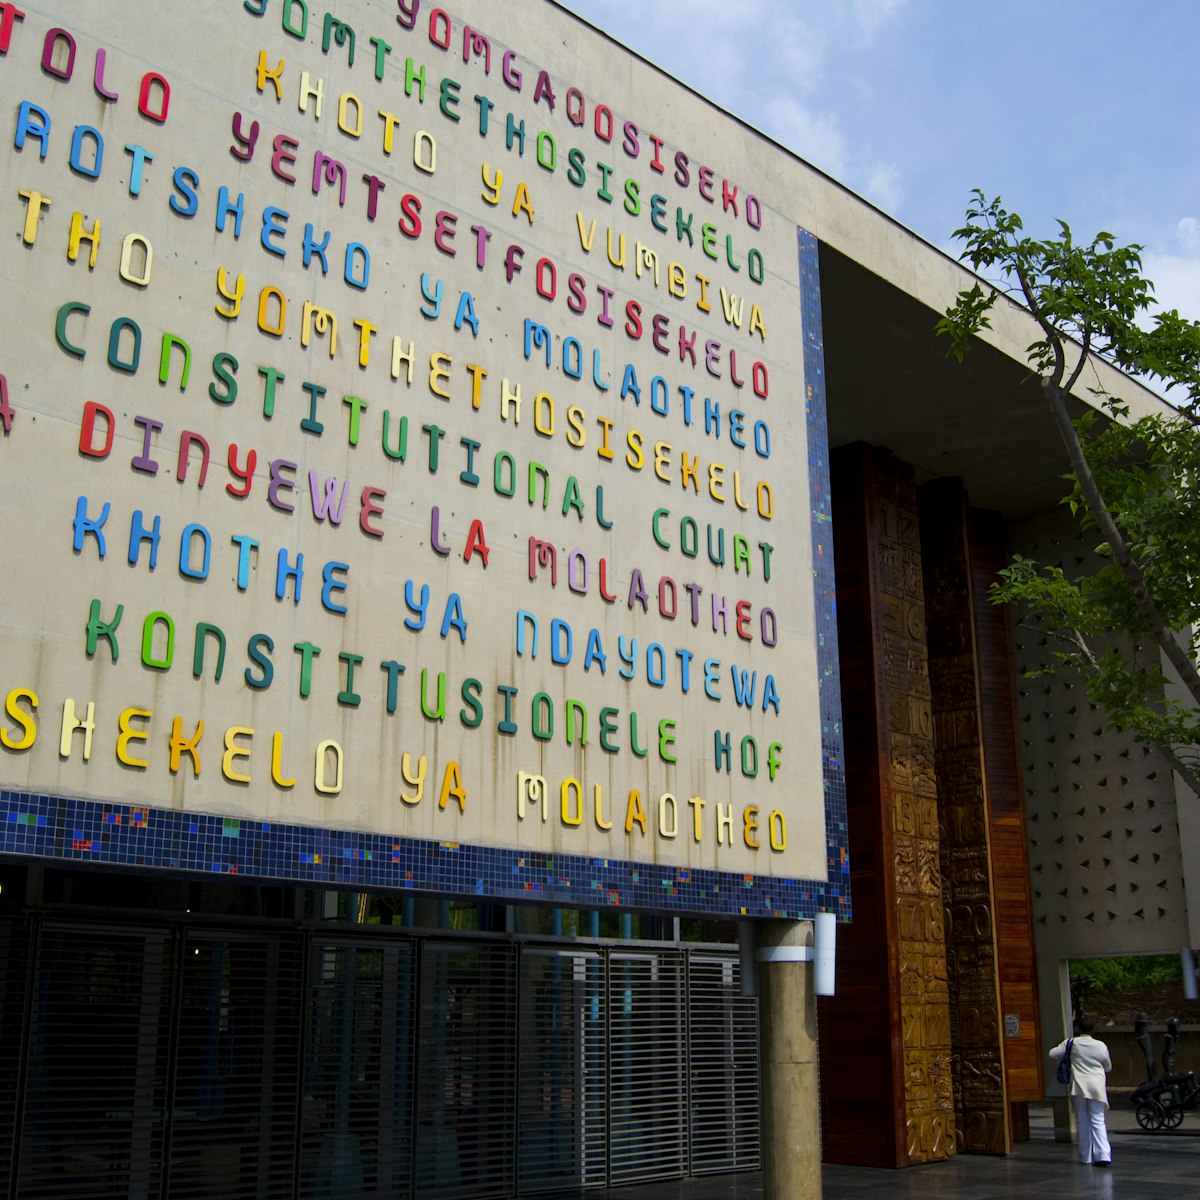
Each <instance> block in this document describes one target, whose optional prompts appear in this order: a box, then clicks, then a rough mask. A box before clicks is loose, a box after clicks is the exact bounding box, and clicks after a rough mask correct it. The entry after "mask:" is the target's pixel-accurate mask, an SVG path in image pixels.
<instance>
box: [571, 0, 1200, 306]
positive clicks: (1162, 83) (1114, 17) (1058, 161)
mask: <svg viewBox="0 0 1200 1200" xmlns="http://www.w3.org/2000/svg"><path fill="white" fill-rule="evenodd" d="M559 3H561V4H562V5H563V7H565V8H568V9H570V10H572V11H573V12H575V13H577V14H578V15H579V16H581V17H583V18H584V19H585V20H588V21H590V22H591V23H592V24H594V25H596V26H598V27H599V28H601V29H603V30H604V31H605V32H606V33H608V34H609V35H610V36H611V37H613V38H615V39H616V40H617V41H618V42H621V43H623V44H624V45H626V46H628V47H629V48H630V49H632V50H635V51H637V52H638V53H639V54H641V55H642V56H643V57H644V58H647V59H649V60H650V61H651V62H653V63H655V64H656V65H657V66H659V67H661V68H663V69H664V70H665V71H667V72H668V73H669V74H671V75H673V76H674V77H675V78H677V79H679V80H681V81H682V82H684V83H686V84H688V85H689V86H691V87H693V88H694V89H696V90H697V91H698V92H700V93H701V94H703V95H704V96H706V97H708V99H710V100H712V101H713V102H714V103H716V104H717V105H719V106H720V107H721V108H723V109H725V110H726V111H728V112H730V113H732V114H734V115H735V116H738V117H740V118H742V119H743V120H745V121H747V122H748V123H749V124H751V125H753V126H754V127H756V128H757V129H759V130H761V131H762V132H763V133H766V134H767V135H769V136H770V137H772V138H773V139H774V140H776V141H777V142H779V143H781V144H782V145H784V146H786V147H787V148H788V149H789V150H792V151H794V152H795V153H796V154H798V155H799V156H800V157H801V158H803V159H805V160H806V161H808V162H809V163H811V164H812V165H813V166H815V167H818V168H820V169H821V170H822V171H825V172H826V173H827V174H829V175H831V176H833V178H835V179H836V180H838V181H839V182H840V183H842V184H844V185H846V186H847V187H849V188H850V189H851V190H852V191H854V192H856V193H858V195H860V196H862V197H863V198H864V199H866V200H869V201H870V202H871V203H872V204H875V205H876V206H878V207H879V208H881V209H882V210H883V211H884V212H886V213H888V214H889V215H890V216H892V217H894V218H896V219H897V220H898V221H900V222H901V223H902V224H903V225H905V226H907V227H908V228H909V229H911V230H912V231H913V232H914V233H917V234H919V235H920V236H921V237H923V238H925V239H926V240H927V241H929V242H932V243H933V244H934V245H937V246H940V247H941V248H943V249H945V250H948V251H950V252H952V253H954V254H955V256H957V254H958V248H957V247H956V244H955V243H954V241H953V238H952V234H953V231H954V230H955V229H957V228H958V227H959V226H961V225H962V224H963V218H964V213H965V210H966V206H967V202H968V200H969V198H970V192H971V189H972V188H975V187H979V188H982V189H983V190H984V191H985V192H986V193H987V194H988V195H989V197H990V196H994V195H1000V196H1002V197H1003V199H1004V201H1005V205H1006V207H1008V208H1009V209H1010V210H1013V211H1016V212H1018V213H1020V214H1021V215H1022V217H1023V218H1024V221H1025V228H1026V231H1027V232H1028V233H1029V234H1031V235H1032V236H1035V237H1050V236H1056V235H1057V229H1058V227H1057V220H1058V219H1059V218H1061V219H1062V220H1065V221H1066V222H1067V223H1068V224H1069V225H1070V226H1071V229H1072V232H1073V234H1074V235H1075V237H1076V239H1077V240H1078V239H1082V238H1083V237H1085V236H1086V237H1087V239H1088V240H1090V239H1091V237H1092V236H1094V235H1095V234H1096V233H1098V232H1100V231H1101V230H1104V231H1107V232H1110V233H1112V234H1114V235H1115V236H1116V238H1117V239H1118V240H1119V241H1121V242H1126V243H1131V242H1132V243H1138V244H1140V245H1141V246H1143V248H1144V249H1143V268H1144V272H1145V274H1146V276H1147V278H1149V279H1151V280H1152V281H1153V282H1154V284H1155V288H1156V294H1157V298H1158V300H1159V302H1160V303H1161V304H1162V305H1163V306H1164V307H1166V308H1178V309H1179V311H1180V312H1181V313H1182V314H1183V315H1184V316H1186V317H1189V318H1191V319H1193V320H1200V0H559Z"/></svg>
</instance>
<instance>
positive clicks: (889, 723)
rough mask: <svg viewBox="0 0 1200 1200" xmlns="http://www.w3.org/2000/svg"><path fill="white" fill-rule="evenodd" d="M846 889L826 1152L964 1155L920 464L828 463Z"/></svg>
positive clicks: (890, 1161) (880, 453)
mask: <svg viewBox="0 0 1200 1200" xmlns="http://www.w3.org/2000/svg"><path fill="white" fill-rule="evenodd" d="M831 465H832V468H833V469H832V478H833V509H834V515H833V528H834V542H835V545H834V556H835V563H836V567H837V592H838V643H839V653H840V656H841V666H842V714H843V732H844V737H845V748H846V781H847V792H848V822H849V840H850V862H851V886H852V892H853V895H854V910H855V916H854V921H853V923H852V924H851V925H850V926H849V928H848V929H847V930H845V931H844V932H843V933H840V934H839V944H838V994H837V996H836V997H834V998H832V999H828V1000H823V1001H822V1002H821V1006H820V1010H819V1020H820V1051H821V1096H822V1128H823V1135H824V1155H825V1159H826V1161H829V1162H856V1163H862V1164H866V1165H879V1166H894V1167H901V1166H908V1165H910V1164H912V1163H922V1162H933V1161H937V1160H939V1159H944V1158H949V1157H952V1156H953V1155H954V1154H955V1152H956V1142H955V1123H954V1099H953V1084H952V1077H951V1045H950V1026H951V1022H950V1004H949V990H948V980H947V970H946V945H945V927H944V926H945V922H944V907H943V899H942V887H941V867H940V862H939V832H938V816H937V789H936V782H935V769H934V742H933V711H932V707H931V703H930V686H929V669H928V658H927V653H926V646H925V613H924V594H923V581H922V570H921V549H920V536H919V525H918V516H917V497H916V486H915V479H914V475H913V471H912V468H911V467H909V466H907V465H906V464H903V463H901V462H900V461H899V460H897V459H896V458H895V457H894V456H893V455H891V454H890V453H888V452H887V451H884V450H878V449H875V448H873V447H869V446H865V445H854V446H849V447H845V448H843V449H841V450H838V451H836V452H835V453H834V455H833V457H832V464H831Z"/></svg>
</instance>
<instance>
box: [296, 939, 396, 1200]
mask: <svg viewBox="0 0 1200 1200" xmlns="http://www.w3.org/2000/svg"><path fill="white" fill-rule="evenodd" d="M414 1005H415V954H414V943H412V942H411V941H395V942H393V941H389V942H387V943H380V942H379V941H378V939H376V940H375V943H374V944H367V943H364V942H336V941H322V942H319V943H315V944H314V945H313V947H312V948H311V951H310V954H309V978H308V1030H307V1037H306V1052H305V1063H304V1079H303V1092H302V1097H301V1109H300V1123H301V1131H302V1132H301V1156H300V1189H299V1194H300V1196H302V1197H313V1198H314V1200H315V1198H318V1197H325V1196H364V1197H365V1196H372V1197H376V1196H387V1197H390V1198H393V1200H406V1198H407V1197H408V1196H409V1195H411V1191H410V1176H411V1170H412V1118H413V1111H412V1084H413V1068H414V1064H413V1030H414V1019H415V1014H414Z"/></svg>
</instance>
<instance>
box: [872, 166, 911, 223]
mask: <svg viewBox="0 0 1200 1200" xmlns="http://www.w3.org/2000/svg"><path fill="white" fill-rule="evenodd" d="M863 195H864V196H865V197H866V198H867V199H868V200H870V201H871V203H872V204H874V205H876V206H877V207H878V208H882V209H883V211H884V212H895V211H896V210H897V209H898V208H899V207H900V203H901V201H902V200H903V199H904V188H903V186H902V184H901V181H900V171H899V168H897V167H896V166H894V165H893V164H892V163H879V164H877V165H876V166H875V167H874V168H872V170H871V171H870V172H869V173H868V175H867V182H866V184H865V185H864V188H863Z"/></svg>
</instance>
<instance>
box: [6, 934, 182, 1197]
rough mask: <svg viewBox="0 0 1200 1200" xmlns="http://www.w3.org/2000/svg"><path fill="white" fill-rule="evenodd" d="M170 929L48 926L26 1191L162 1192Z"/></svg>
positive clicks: (33, 1042) (33, 1026)
mask: <svg viewBox="0 0 1200 1200" xmlns="http://www.w3.org/2000/svg"><path fill="white" fill-rule="evenodd" d="M173 966H174V956H173V955H172V954H171V939H170V936H169V934H168V933H167V932H166V931H165V930H164V931H147V932H144V933H139V932H136V931H127V930H116V929H105V930H97V929H94V928H70V927H67V928H63V927H59V928H45V929H43V930H42V935H41V939H40V945H39V947H38V951H37V956H36V960H35V962H34V964H33V978H32V986H33V988H34V1001H33V1011H32V1016H31V1020H30V1025H29V1030H28V1042H27V1055H28V1059H27V1063H26V1068H25V1080H24V1082H25V1092H24V1097H23V1105H22V1113H21V1119H20V1150H19V1160H18V1163H17V1189H16V1194H17V1195H18V1196H20V1197H21V1198H22V1200H29V1198H32V1197H37V1198H38V1200H52V1198H58V1197H61V1198H62V1200H79V1197H80V1196H83V1195H87V1196H123V1197H128V1198H129V1200H154V1198H156V1197H158V1196H159V1195H161V1192H162V1163H163V1151H164V1148H165V1120H164V1118H165V1114H166V1108H167V1082H168V1081H167V1064H168V1063H169V1061H170V1054H169V1045H170V1021H169V1020H168V1019H166V1016H167V1014H168V1013H169V1012H170V1007H171V1000H172V982H173V979H172V974H173V972H172V968H173Z"/></svg>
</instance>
